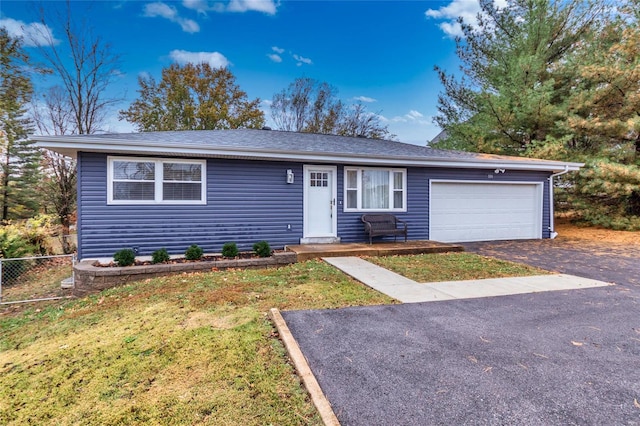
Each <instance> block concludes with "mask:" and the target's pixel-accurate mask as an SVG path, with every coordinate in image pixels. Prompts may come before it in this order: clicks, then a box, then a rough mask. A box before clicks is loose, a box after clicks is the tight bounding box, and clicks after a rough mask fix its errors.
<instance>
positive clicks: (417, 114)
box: [405, 109, 424, 120]
mask: <svg viewBox="0 0 640 426" xmlns="http://www.w3.org/2000/svg"><path fill="white" fill-rule="evenodd" d="M405 117H407V118H408V119H409V120H417V119H418V118H422V117H424V115H422V114H421V113H420V112H418V111H416V110H415V109H412V110H411V111H409V113H408V114H406V115H405Z"/></svg>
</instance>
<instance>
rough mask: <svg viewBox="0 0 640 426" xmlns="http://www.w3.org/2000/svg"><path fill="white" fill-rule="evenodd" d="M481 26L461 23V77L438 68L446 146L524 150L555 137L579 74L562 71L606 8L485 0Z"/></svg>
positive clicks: (573, 2)
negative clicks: (498, 4) (500, 4)
mask: <svg viewBox="0 0 640 426" xmlns="http://www.w3.org/2000/svg"><path fill="white" fill-rule="evenodd" d="M480 3H481V8H482V13H480V14H479V15H478V20H479V23H478V26H477V27H476V26H473V25H471V24H469V23H465V22H463V21H461V26H462V31H463V33H464V37H463V38H458V39H457V40H456V45H457V54H458V56H459V58H460V60H461V61H462V67H461V68H462V71H463V76H462V77H461V78H457V77H455V76H454V75H451V74H447V73H446V72H445V70H443V69H441V68H439V67H436V71H437V72H438V75H439V77H440V80H441V82H442V84H443V87H444V92H443V93H441V94H440V95H439V97H438V110H439V113H438V115H437V116H436V118H435V120H436V122H437V123H438V124H439V125H440V127H442V128H443V129H445V130H446V131H447V134H448V135H449V137H448V139H447V140H445V141H443V142H441V143H439V144H438V147H441V148H456V149H462V150H471V151H480V152H490V153H499V154H511V155H522V154H524V153H525V151H526V149H527V148H528V147H529V146H530V144H532V143H533V142H535V141H541V140H544V139H545V138H546V137H547V136H552V137H553V136H558V135H557V134H556V133H555V130H554V126H555V123H556V121H557V120H558V119H560V117H561V111H559V106H560V105H562V103H563V102H564V99H565V97H566V96H567V95H568V93H569V91H570V89H571V84H569V83H568V82H570V81H571V80H572V79H573V78H574V77H573V76H572V75H567V74H566V73H562V74H561V73H558V72H557V68H558V66H559V64H561V63H562V62H563V61H564V60H565V59H566V57H567V55H568V54H569V53H570V52H571V51H572V49H573V48H574V47H575V46H576V45H577V44H578V43H579V42H580V40H581V39H582V37H584V34H585V33H586V32H588V31H589V30H590V29H591V28H592V27H593V26H594V25H595V20H596V17H598V16H599V15H600V14H601V13H602V9H603V7H596V6H594V5H592V4H591V3H588V2H584V1H583V0H570V1H568V2H565V1H560V0H555V1H552V2H549V1H547V0H534V1H527V0H510V1H509V2H508V5H507V6H506V7H505V8H497V7H496V6H495V5H494V4H493V2H492V1H491V0H482V1H481V2H480Z"/></svg>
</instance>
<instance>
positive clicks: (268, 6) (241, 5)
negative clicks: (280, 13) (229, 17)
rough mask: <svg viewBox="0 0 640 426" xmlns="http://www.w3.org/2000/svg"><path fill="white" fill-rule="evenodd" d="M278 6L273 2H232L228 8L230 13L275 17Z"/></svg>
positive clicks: (256, 0) (233, 0) (266, 0)
mask: <svg viewBox="0 0 640 426" xmlns="http://www.w3.org/2000/svg"><path fill="white" fill-rule="evenodd" d="M277 8H278V5H276V4H275V3H274V2H273V1H272V0H231V1H230V2H229V5H228V6H227V10H228V11H229V12H247V11H255V12H262V13H266V14H268V15H275V14H276V9H277Z"/></svg>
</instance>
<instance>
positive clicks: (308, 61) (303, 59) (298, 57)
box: [292, 53, 313, 66]
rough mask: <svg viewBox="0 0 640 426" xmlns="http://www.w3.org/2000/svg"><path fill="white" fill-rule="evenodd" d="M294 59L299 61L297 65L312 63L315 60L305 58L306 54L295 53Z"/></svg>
mask: <svg viewBox="0 0 640 426" xmlns="http://www.w3.org/2000/svg"><path fill="white" fill-rule="evenodd" d="M292 56H293V59H295V60H296V61H298V63H297V64H296V65H297V66H301V65H302V64H307V65H311V64H312V63H313V62H312V61H311V59H309V58H305V57H304V56H300V55H296V54H295V53H294V54H293V55H292Z"/></svg>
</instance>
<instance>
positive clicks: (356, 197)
mask: <svg viewBox="0 0 640 426" xmlns="http://www.w3.org/2000/svg"><path fill="white" fill-rule="evenodd" d="M344 174H345V178H344V181H345V183H344V188H345V196H344V198H345V211H406V198H407V197H406V195H407V192H406V175H407V171H406V169H377V168H375V169H374V168H348V167H347V168H345V170H344Z"/></svg>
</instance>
